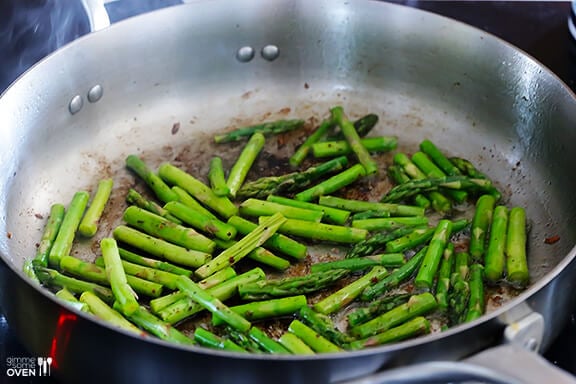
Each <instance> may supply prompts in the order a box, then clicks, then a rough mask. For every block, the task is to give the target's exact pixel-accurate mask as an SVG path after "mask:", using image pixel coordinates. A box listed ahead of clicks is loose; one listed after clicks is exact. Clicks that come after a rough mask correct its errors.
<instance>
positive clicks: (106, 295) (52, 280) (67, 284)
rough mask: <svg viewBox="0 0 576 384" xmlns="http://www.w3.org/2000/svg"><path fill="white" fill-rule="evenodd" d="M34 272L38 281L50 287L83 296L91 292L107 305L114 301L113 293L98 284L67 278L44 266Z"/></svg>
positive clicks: (36, 268) (36, 267)
mask: <svg viewBox="0 0 576 384" xmlns="http://www.w3.org/2000/svg"><path fill="white" fill-rule="evenodd" d="M34 271H35V272H36V276H38V280H40V282H41V283H42V284H44V285H47V286H50V287H58V288H66V289H68V290H69V291H70V292H73V293H77V294H81V293H83V292H85V291H90V292H92V293H94V294H95V295H96V296H98V297H99V298H101V299H102V300H104V301H105V302H106V303H112V302H113V301H114V295H113V294H112V291H111V290H110V289H108V288H106V287H103V286H101V285H98V284H94V283H89V282H87V281H84V280H78V279H75V278H73V277H68V276H65V275H63V274H61V273H59V272H58V271H55V270H53V269H50V268H45V267H42V266H35V267H34Z"/></svg>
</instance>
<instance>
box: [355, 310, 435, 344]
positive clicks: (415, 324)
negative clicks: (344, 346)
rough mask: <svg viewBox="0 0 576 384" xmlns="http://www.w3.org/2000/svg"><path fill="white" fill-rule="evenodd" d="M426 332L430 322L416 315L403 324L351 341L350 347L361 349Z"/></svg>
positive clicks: (428, 331) (428, 330)
mask: <svg viewBox="0 0 576 384" xmlns="http://www.w3.org/2000/svg"><path fill="white" fill-rule="evenodd" d="M427 333H430V322H429V321H428V320H427V319H426V318H425V317H422V316H417V317H415V318H413V319H412V320H409V321H407V322H405V323H404V324H401V325H398V326H396V327H394V328H390V329H388V330H386V331H384V332H382V333H378V334H376V335H374V336H370V337H368V338H366V339H363V340H357V341H353V342H352V343H350V348H351V349H363V348H368V347H375V346H377V345H382V344H388V343H392V342H398V341H402V340H406V339H409V338H411V337H415V336H419V335H422V334H427Z"/></svg>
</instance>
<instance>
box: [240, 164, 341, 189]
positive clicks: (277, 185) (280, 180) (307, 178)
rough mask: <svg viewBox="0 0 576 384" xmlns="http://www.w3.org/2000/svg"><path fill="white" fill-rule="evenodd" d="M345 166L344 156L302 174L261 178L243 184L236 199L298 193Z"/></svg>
mask: <svg viewBox="0 0 576 384" xmlns="http://www.w3.org/2000/svg"><path fill="white" fill-rule="evenodd" d="M347 165H348V159H346V157H345V156H340V157H336V158H334V159H332V160H329V161H327V162H325V163H322V164H319V165H316V166H313V167H310V168H308V169H306V170H305V171H303V172H292V173H287V174H284V175H281V176H267V177H261V178H259V179H257V180H254V181H249V182H246V183H244V184H243V185H242V188H240V189H239V190H238V193H237V194H236V197H237V198H239V199H247V198H249V197H254V198H258V199H264V198H266V196H268V195H272V194H278V195H279V194H283V193H290V192H294V191H300V190H302V189H304V188H306V187H307V186H309V185H310V184H312V183H313V182H315V181H316V180H318V179H320V178H322V177H324V176H327V175H329V174H332V173H335V172H338V171H341V170H343V169H344V168H345V167H346V166H347Z"/></svg>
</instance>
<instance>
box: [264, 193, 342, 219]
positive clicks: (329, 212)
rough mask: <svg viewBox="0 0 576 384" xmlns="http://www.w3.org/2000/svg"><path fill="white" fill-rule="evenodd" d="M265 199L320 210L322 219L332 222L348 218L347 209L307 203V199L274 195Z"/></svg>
mask: <svg viewBox="0 0 576 384" xmlns="http://www.w3.org/2000/svg"><path fill="white" fill-rule="evenodd" d="M266 200H267V201H270V202H272V203H278V204H283V205H288V206H291V207H298V208H304V209H311V210H314V211H320V212H322V213H323V214H324V215H323V216H322V219H323V220H326V221H328V222H330V223H332V224H337V225H344V224H345V223H346V220H348V217H350V212H349V211H345V210H343V209H338V208H331V207H326V206H323V205H319V204H314V203H309V202H307V201H298V200H294V199H289V198H287V197H282V196H276V195H269V196H268V197H267V198H266Z"/></svg>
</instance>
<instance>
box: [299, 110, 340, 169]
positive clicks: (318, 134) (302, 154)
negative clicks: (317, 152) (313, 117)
mask: <svg viewBox="0 0 576 384" xmlns="http://www.w3.org/2000/svg"><path fill="white" fill-rule="evenodd" d="M333 126H334V122H333V121H332V119H327V120H324V121H322V123H320V125H319V126H318V128H316V130H315V131H314V132H312V134H310V135H308V137H307V138H306V140H304V142H303V143H302V144H301V145H300V146H299V147H298V149H296V151H295V152H294V154H293V155H292V156H290V159H289V160H288V162H289V163H290V165H291V166H293V167H297V166H299V165H300V163H302V161H303V160H304V159H305V158H306V156H308V153H309V152H310V150H311V149H312V146H313V145H314V144H315V143H316V142H317V141H318V140H320V139H321V138H322V137H324V136H325V135H326V134H327V133H328V131H329V130H330V129H332V127H333Z"/></svg>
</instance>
